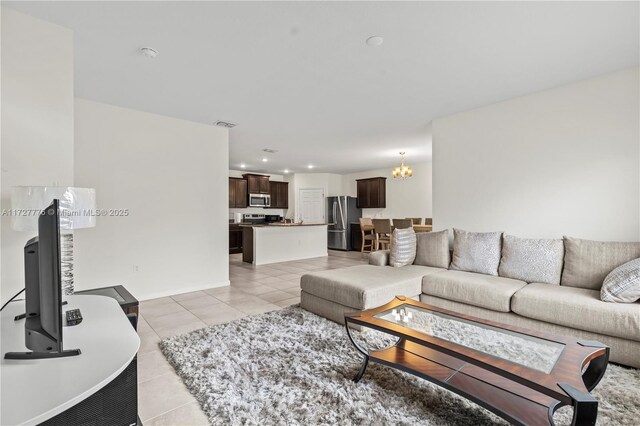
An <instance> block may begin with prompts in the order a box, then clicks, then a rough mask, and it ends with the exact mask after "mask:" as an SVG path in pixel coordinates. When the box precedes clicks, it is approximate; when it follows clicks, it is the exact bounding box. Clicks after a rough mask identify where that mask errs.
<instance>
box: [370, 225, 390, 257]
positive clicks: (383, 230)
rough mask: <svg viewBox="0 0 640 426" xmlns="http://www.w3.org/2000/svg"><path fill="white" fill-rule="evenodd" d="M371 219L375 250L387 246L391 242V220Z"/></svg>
mask: <svg viewBox="0 0 640 426" xmlns="http://www.w3.org/2000/svg"><path fill="white" fill-rule="evenodd" d="M372 221H373V231H374V233H375V235H376V241H375V247H376V250H380V247H384V248H385V249H386V248H388V247H389V244H390V243H391V221H390V220H389V219H372Z"/></svg>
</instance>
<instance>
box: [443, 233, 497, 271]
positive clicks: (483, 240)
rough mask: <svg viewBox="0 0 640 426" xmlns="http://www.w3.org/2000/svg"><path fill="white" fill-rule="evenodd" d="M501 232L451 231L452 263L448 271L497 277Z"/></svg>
mask: <svg viewBox="0 0 640 426" xmlns="http://www.w3.org/2000/svg"><path fill="white" fill-rule="evenodd" d="M501 247H502V232H467V231H463V230H461V229H454V230H453V261H452V262H451V267H450V269H453V270H456V271H467V272H478V273H480V274H487V275H498V265H500V255H501V253H500V251H501Z"/></svg>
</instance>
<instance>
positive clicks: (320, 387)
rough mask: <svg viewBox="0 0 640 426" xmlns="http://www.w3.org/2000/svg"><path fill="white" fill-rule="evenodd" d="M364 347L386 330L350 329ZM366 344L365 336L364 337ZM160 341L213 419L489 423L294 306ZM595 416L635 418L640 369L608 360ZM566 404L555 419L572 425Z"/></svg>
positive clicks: (621, 421)
mask: <svg viewBox="0 0 640 426" xmlns="http://www.w3.org/2000/svg"><path fill="white" fill-rule="evenodd" d="M354 336H357V339H358V340H359V341H362V342H366V345H367V346H368V347H370V348H382V347H385V346H388V343H390V342H391V340H390V339H389V338H388V336H385V335H382V334H381V333H377V332H373V331H365V332H362V333H359V332H354ZM363 344H365V343H363ZM161 349H162V351H163V353H164V354H165V356H166V357H167V359H168V360H169V362H170V363H171V364H172V365H173V367H174V368H175V370H176V372H177V373H178V375H179V376H180V377H182V380H183V381H184V383H185V384H186V385H187V387H188V388H189V390H190V392H191V393H192V394H193V395H194V396H195V397H196V398H197V399H198V401H199V402H200V405H201V406H202V408H203V410H204V412H205V413H206V414H207V416H208V417H209V420H210V422H211V424H214V425H240V424H242V425H258V424H259V425H282V424H286V425H303V424H306V425H320V424H323V425H329V424H331V425H335V424H340V425H389V424H393V425H417V424H420V425H476V426H477V425H490V424H491V425H492V424H506V422H505V421H503V420H502V419H500V418H498V417H497V416H495V415H494V414H492V413H491V412H489V411H487V410H485V409H483V408H482V407H480V406H478V405H476V404H474V403H472V402H470V401H467V400H466V399H464V398H462V397H459V396H457V395H455V394H453V393H451V392H449V391H447V390H444V389H442V388H440V387H438V386H437V385H434V384H431V383H430V382H428V381H426V380H423V379H420V378H417V377H415V376H412V375H410V374H407V373H403V372H400V371H398V370H395V369H393V368H389V367H385V366H381V365H378V364H375V363H370V364H369V367H368V368H367V371H366V373H365V375H364V377H363V378H362V380H361V381H360V382H359V383H353V382H352V380H351V379H352V378H353V376H354V375H355V374H356V372H357V371H358V368H359V367H360V363H361V360H362V359H361V355H360V354H359V353H358V352H357V351H356V350H355V349H354V348H353V346H352V344H351V342H349V340H348V338H347V335H346V331H345V329H344V327H343V326H341V325H339V324H336V323H334V322H331V321H328V320H326V319H324V318H321V317H319V316H317V315H314V314H312V313H310V312H307V311H305V310H303V309H301V308H299V307H297V306H295V307H290V308H286V309H283V310H281V311H274V312H269V313H266V314H261V315H256V316H251V317H246V318H243V319H240V320H238V321H233V322H230V323H227V324H221V325H216V326H211V327H207V328H203V329H200V330H196V331H193V332H191V333H188V334H184V335H181V336H176V337H172V338H170V339H166V340H164V341H163V342H162V343H161ZM593 394H594V396H596V397H597V398H598V400H599V401H600V409H599V414H598V424H600V425H613V424H615V425H637V424H638V419H640V370H636V369H630V368H623V367H620V366H617V365H612V364H611V365H609V367H608V369H607V373H606V375H605V377H604V379H603V380H602V382H601V383H600V384H599V385H598V386H597V387H596V389H595V390H594V392H593ZM571 414H572V412H571V408H568V407H563V408H562V409H560V410H559V411H558V412H557V413H556V415H555V417H554V420H555V422H556V424H570V418H571Z"/></svg>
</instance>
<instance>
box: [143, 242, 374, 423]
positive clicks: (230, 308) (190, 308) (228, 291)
mask: <svg viewBox="0 0 640 426" xmlns="http://www.w3.org/2000/svg"><path fill="white" fill-rule="evenodd" d="M241 256H242V255H231V256H230V260H229V263H230V264H229V278H230V280H231V285H230V286H229V287H222V288H212V289H209V290H203V291H196V292H193V293H185V294H180V295H177V296H172V297H163V298H160V299H154V300H146V301H143V302H141V303H140V321H139V325H138V334H139V335H140V340H141V344H140V350H139V351H138V414H139V415H140V419H141V420H142V422H143V424H144V425H145V426H155V425H172V426H174V425H175V426H177V425H184V426H198V425H207V424H208V421H207V418H206V416H205V415H204V413H203V412H202V411H201V409H200V406H199V404H198V402H197V401H196V399H195V398H194V397H193V396H192V395H191V394H190V393H189V391H188V390H187V388H186V387H185V386H184V384H183V383H182V381H181V380H180V378H179V377H178V376H177V375H176V374H175V372H174V370H173V368H172V367H171V366H170V365H169V363H168V362H167V360H166V359H165V357H164V356H163V355H162V353H161V352H160V349H159V348H158V343H159V342H160V340H162V339H164V338H167V337H171V336H175V335H177V334H181V333H187V332H189V331H192V330H197V329H199V328H202V327H206V326H208V325H214V324H221V323H225V322H229V321H233V320H236V319H239V318H242V317H244V316H247V315H254V314H260V313H263V312H268V311H273V310H277V309H281V308H283V307H285V306H289V305H293V304H296V303H299V302H300V277H301V276H302V274H305V273H307V272H310V271H316V270H324V269H335V268H343V267H346V266H354V265H358V264H361V263H366V259H364V260H363V259H361V258H360V253H357V252H339V251H330V253H329V256H328V257H322V258H316V259H308V260H301V261H295V262H285V263H277V264H273V265H265V266H253V265H250V264H246V263H243V262H242V258H241Z"/></svg>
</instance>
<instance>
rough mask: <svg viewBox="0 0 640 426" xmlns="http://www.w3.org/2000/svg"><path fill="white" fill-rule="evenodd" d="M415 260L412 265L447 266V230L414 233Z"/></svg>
mask: <svg viewBox="0 0 640 426" xmlns="http://www.w3.org/2000/svg"><path fill="white" fill-rule="evenodd" d="M416 240H417V241H416V260H414V261H413V264H414V265H420V266H433V267H434V268H445V269H447V268H449V263H450V262H451V254H450V253H449V230H448V229H445V230H444V231H439V232H418V233H417V234H416Z"/></svg>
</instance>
